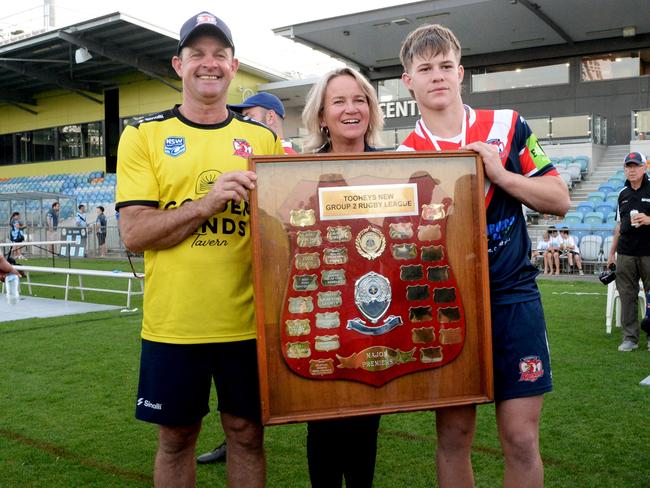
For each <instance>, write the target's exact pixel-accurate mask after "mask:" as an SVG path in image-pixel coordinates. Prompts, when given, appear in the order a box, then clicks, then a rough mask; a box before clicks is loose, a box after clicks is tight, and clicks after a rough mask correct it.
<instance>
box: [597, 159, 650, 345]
mask: <svg viewBox="0 0 650 488" xmlns="http://www.w3.org/2000/svg"><path fill="white" fill-rule="evenodd" d="M624 164H625V176H626V178H627V181H626V182H625V186H624V187H623V189H622V190H621V192H620V193H619V194H618V210H617V212H616V228H615V229H614V239H613V241H612V247H611V249H610V251H609V259H608V261H607V264H608V265H610V264H612V263H614V262H615V263H616V288H617V289H618V294H619V296H620V298H621V322H622V325H621V329H622V332H623V342H622V343H621V345H620V346H618V350H619V351H621V352H629V351H632V350H634V349H637V348H638V347H639V335H640V332H639V319H638V317H639V316H638V309H637V307H638V299H637V297H638V294H639V280H641V281H642V282H643V289H644V290H645V292H646V293H648V291H649V290H650V182H649V180H648V175H647V174H646V158H645V156H644V155H643V154H641V153H638V152H631V153H630V154H628V155H627V156H625V162H624ZM648 350H650V338H649V339H648Z"/></svg>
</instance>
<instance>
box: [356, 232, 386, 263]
mask: <svg viewBox="0 0 650 488" xmlns="http://www.w3.org/2000/svg"><path fill="white" fill-rule="evenodd" d="M354 244H355V245H356V247H357V251H359V254H361V256H363V257H364V258H366V259H375V258H378V257H379V256H381V254H382V253H383V252H384V249H386V238H385V237H384V234H382V233H381V231H380V230H379V229H375V228H373V227H366V228H365V229H363V230H362V231H361V232H359V234H358V235H357V238H356V239H355V241H354Z"/></svg>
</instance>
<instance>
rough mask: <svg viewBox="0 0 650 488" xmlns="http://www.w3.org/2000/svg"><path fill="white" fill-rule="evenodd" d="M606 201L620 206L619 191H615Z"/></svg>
mask: <svg viewBox="0 0 650 488" xmlns="http://www.w3.org/2000/svg"><path fill="white" fill-rule="evenodd" d="M606 201H608V202H612V203H614V204H617V205H618V191H614V192H612V193H608V194H607V198H606Z"/></svg>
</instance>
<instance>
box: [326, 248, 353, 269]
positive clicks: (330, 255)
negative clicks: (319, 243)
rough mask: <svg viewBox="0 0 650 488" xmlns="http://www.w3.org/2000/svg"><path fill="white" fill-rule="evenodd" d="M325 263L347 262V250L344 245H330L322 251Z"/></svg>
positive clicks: (338, 263)
mask: <svg viewBox="0 0 650 488" xmlns="http://www.w3.org/2000/svg"><path fill="white" fill-rule="evenodd" d="M323 262H324V263H325V264H334V265H340V264H345V263H347V262H348V250H347V249H346V248H344V247H330V248H326V249H325V250H324V251H323Z"/></svg>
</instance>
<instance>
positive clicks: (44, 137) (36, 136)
mask: <svg viewBox="0 0 650 488" xmlns="http://www.w3.org/2000/svg"><path fill="white" fill-rule="evenodd" d="M55 145H56V129H55V128H51V129H39V130H35V131H32V147H31V149H32V151H33V159H32V161H54V160H55V159H56V150H55V147H56V146H55Z"/></svg>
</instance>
